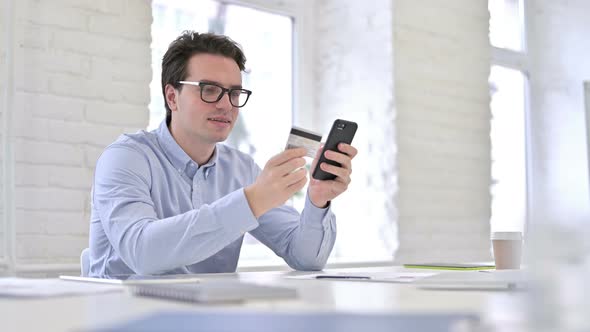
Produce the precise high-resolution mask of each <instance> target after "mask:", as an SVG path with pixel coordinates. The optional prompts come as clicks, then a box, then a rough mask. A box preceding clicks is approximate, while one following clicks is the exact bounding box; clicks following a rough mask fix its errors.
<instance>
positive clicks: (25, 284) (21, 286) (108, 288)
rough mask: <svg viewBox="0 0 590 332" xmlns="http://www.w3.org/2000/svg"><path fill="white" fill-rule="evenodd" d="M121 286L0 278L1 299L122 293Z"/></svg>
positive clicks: (55, 280)
mask: <svg viewBox="0 0 590 332" xmlns="http://www.w3.org/2000/svg"><path fill="white" fill-rule="evenodd" d="M124 290H125V288H124V287H123V286H120V285H101V284H90V283H83V282H71V281H65V280H60V279H30V278H0V297H27V298H35V297H52V296H71V295H85V294H97V293H107V292H122V291H124Z"/></svg>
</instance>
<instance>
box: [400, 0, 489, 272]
mask: <svg viewBox="0 0 590 332" xmlns="http://www.w3.org/2000/svg"><path fill="white" fill-rule="evenodd" d="M488 20H489V14H488V11H487V2H486V1H473V0H457V1H452V2H448V1H436V0H419V1H416V0H396V1H394V28H393V30H394V43H393V47H394V73H395V74H394V77H395V90H394V91H395V101H396V114H397V116H396V129H397V131H396V137H395V140H396V143H397V165H398V169H397V171H398V179H399V180H398V181H399V191H398V193H397V197H396V199H395V202H396V205H397V208H398V211H399V217H398V220H397V221H398V228H399V241H400V247H399V250H398V252H397V255H396V261H398V262H409V261H429V260H441V261H445V260H446V261H460V260H489V259H490V251H489V240H488V239H489V227H490V226H489V219H490V200H491V198H490V191H489V186H490V162H491V160H490V138H489V134H490V127H489V126H490V122H489V121H490V107H489V88H488V83H487V81H488V75H489V70H490V48H489V42H488Z"/></svg>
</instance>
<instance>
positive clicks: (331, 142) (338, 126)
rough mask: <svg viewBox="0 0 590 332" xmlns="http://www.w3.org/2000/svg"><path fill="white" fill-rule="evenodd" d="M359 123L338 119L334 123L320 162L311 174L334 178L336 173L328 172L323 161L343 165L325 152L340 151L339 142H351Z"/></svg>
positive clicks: (328, 178)
mask: <svg viewBox="0 0 590 332" xmlns="http://www.w3.org/2000/svg"><path fill="white" fill-rule="evenodd" d="M357 127H358V126H357V124H356V123H354V122H351V121H346V120H341V119H337V120H336V121H334V124H332V129H330V134H328V139H327V140H326V144H325V145H324V149H323V150H322V154H321V156H320V159H319V160H318V163H317V164H316V166H315V169H314V170H313V173H312V174H311V176H312V177H313V178H314V179H316V180H334V179H335V178H336V175H334V174H332V173H328V172H324V171H323V170H322V169H321V168H320V165H321V164H322V163H328V164H330V165H334V166H338V167H340V166H341V165H340V164H339V163H337V162H335V161H333V160H329V159H327V158H326V157H325V156H324V152H325V151H326V150H332V151H336V152H340V151H339V150H338V144H340V143H346V144H351V143H352V139H353V138H354V134H355V133H356V129H357Z"/></svg>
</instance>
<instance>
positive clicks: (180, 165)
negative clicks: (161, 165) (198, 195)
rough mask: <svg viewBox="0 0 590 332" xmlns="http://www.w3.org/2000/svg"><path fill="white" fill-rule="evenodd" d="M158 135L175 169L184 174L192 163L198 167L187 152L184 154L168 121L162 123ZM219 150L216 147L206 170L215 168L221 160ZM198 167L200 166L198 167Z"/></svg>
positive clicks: (206, 165) (205, 165)
mask: <svg viewBox="0 0 590 332" xmlns="http://www.w3.org/2000/svg"><path fill="white" fill-rule="evenodd" d="M156 135H157V136H158V139H159V141H160V144H161V145H162V149H163V150H164V154H166V157H167V158H168V160H169V161H170V162H171V163H172V165H173V166H174V168H175V169H177V170H178V171H180V172H183V171H185V169H186V167H187V166H188V165H189V164H190V163H194V164H195V165H197V163H196V162H195V161H193V160H192V159H191V157H190V156H189V155H188V154H187V153H186V152H184V150H183V149H182V148H181V147H180V145H178V143H177V142H176V140H175V139H174V137H172V134H171V133H170V130H169V129H168V125H167V124H166V120H164V121H162V123H161V124H160V127H159V128H158V129H157V131H156ZM218 150H219V149H218V147H217V146H215V149H214V150H213V155H212V156H211V158H210V159H209V161H208V162H207V163H206V164H204V165H203V167H204V168H209V167H212V166H215V164H216V163H217V160H218V159H219V153H218ZM198 166H199V165H197V167H198Z"/></svg>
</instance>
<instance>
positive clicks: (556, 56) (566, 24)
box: [529, 0, 590, 225]
mask: <svg viewBox="0 0 590 332" xmlns="http://www.w3.org/2000/svg"><path fill="white" fill-rule="evenodd" d="M530 3H531V12H530V14H531V15H530V20H531V31H530V45H529V46H530V53H531V55H530V57H531V75H530V85H531V95H532V97H533V98H532V100H531V114H530V117H531V123H532V131H531V133H532V142H531V143H532V145H531V147H532V151H531V152H532V153H531V154H532V157H533V164H532V176H531V181H532V182H531V184H532V188H531V189H532V191H531V194H532V195H531V198H532V200H531V207H532V209H531V223H532V224H533V225H534V223H536V222H540V221H549V222H559V223H565V224H576V223H586V224H588V218H589V217H590V211H589V209H588V205H589V204H588V203H589V202H590V197H589V195H588V168H587V167H588V165H587V149H586V127H585V123H586V122H585V117H584V96H583V81H584V80H590V57H589V55H590V39H589V38H588V36H589V35H590V20H589V19H588V14H589V13H590V2H588V1H586V0H571V1H564V0H559V1H555V0H535V1H530Z"/></svg>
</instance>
